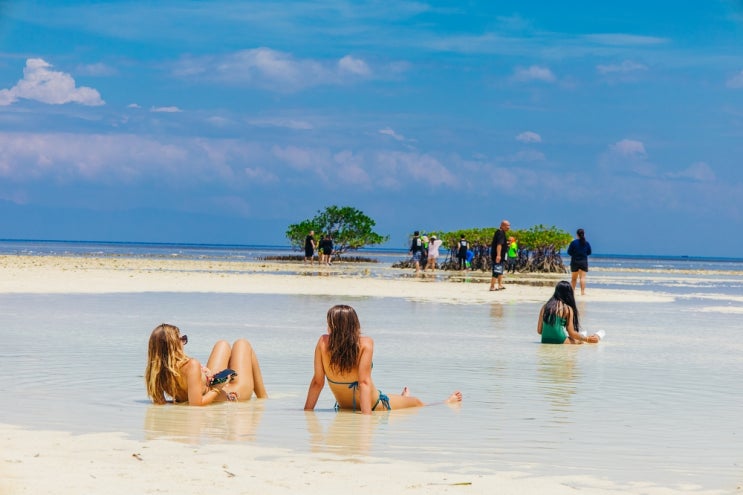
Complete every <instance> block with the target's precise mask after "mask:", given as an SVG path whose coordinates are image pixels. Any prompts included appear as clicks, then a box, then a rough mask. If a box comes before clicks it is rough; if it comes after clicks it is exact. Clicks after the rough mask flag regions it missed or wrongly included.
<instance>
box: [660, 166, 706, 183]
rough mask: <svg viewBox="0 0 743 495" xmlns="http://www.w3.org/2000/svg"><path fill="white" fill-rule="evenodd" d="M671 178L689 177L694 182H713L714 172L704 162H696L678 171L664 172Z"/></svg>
mask: <svg viewBox="0 0 743 495" xmlns="http://www.w3.org/2000/svg"><path fill="white" fill-rule="evenodd" d="M666 176H667V177H669V178H672V179H690V180H693V181H696V182H714V181H715V178H716V177H715V172H714V171H713V170H712V168H711V167H710V166H709V165H707V164H706V163H704V162H697V163H693V164H691V165H689V166H688V167H687V168H686V169H684V170H682V171H680V172H671V173H668V174H666Z"/></svg>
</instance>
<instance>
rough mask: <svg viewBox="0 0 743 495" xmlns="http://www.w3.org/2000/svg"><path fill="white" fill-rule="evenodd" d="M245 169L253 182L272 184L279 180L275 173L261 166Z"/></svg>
mask: <svg viewBox="0 0 743 495" xmlns="http://www.w3.org/2000/svg"><path fill="white" fill-rule="evenodd" d="M243 171H244V172H245V176H246V177H247V178H248V179H250V181H251V182H257V183H260V184H270V183H275V182H278V181H279V178H278V177H277V176H276V174H273V173H271V172H269V171H268V170H266V169H264V168H261V167H255V168H250V167H245V169H244V170H243Z"/></svg>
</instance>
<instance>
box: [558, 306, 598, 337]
mask: <svg viewBox="0 0 743 495" xmlns="http://www.w3.org/2000/svg"><path fill="white" fill-rule="evenodd" d="M565 309H566V314H567V316H566V317H565V318H566V319H567V321H568V322H567V325H565V329H566V330H567V331H568V338H570V342H571V343H572V344H582V343H583V342H588V343H589V344H598V342H599V338H598V336H597V335H589V336H588V337H584V336H582V335H581V334H579V333H578V332H576V331H575V327H574V326H573V308H571V307H569V306H566V307H565Z"/></svg>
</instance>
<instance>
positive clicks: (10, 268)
mask: <svg viewBox="0 0 743 495" xmlns="http://www.w3.org/2000/svg"><path fill="white" fill-rule="evenodd" d="M0 273H2V277H0V293H6V294H7V293H126V292H215V293H234V294H300V295H331V296H333V295H344V296H354V297H401V298H408V299H418V300H427V301H435V302H442V303H453V304H482V303H491V302H493V301H499V302H503V303H518V302H543V301H545V300H546V299H547V298H549V296H550V295H551V292H552V289H553V287H554V284H555V283H556V282H557V281H558V280H563V279H568V278H569V277H568V275H567V274H565V275H562V276H561V275H543V276H535V275H525V274H516V275H508V276H506V285H507V289H506V290H503V291H497V292H490V291H489V290H488V287H489V281H490V277H489V274H487V273H480V272H470V273H467V274H466V275H462V274H460V273H455V274H452V273H449V272H443V271H438V272H436V274H432V273H430V272H429V273H426V274H425V275H418V276H416V275H415V274H414V273H413V271H412V270H399V269H394V268H389V267H388V266H383V265H382V264H375V263H368V264H348V263H334V264H333V266H330V267H328V266H318V265H315V266H309V265H303V264H302V263H292V262H286V263H278V262H214V261H207V260H204V261H201V260H178V259H162V260H152V259H135V258H94V257H61V256H38V257H37V256H0ZM585 297H586V298H590V300H594V301H613V302H651V301H652V302H662V301H670V300H672V298H671V297H669V296H668V295H663V294H652V293H649V292H647V291H632V290H621V291H619V290H605V289H591V290H590V291H589V293H588V294H587V295H586V296H585Z"/></svg>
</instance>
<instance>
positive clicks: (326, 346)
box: [145, 281, 600, 414]
mask: <svg viewBox="0 0 743 495" xmlns="http://www.w3.org/2000/svg"><path fill="white" fill-rule="evenodd" d="M537 333H538V334H539V335H541V340H542V343H545V344H583V343H594V344H595V343H598V342H599V340H600V334H594V335H590V336H588V335H586V334H585V333H582V332H581V328H580V321H579V317H578V308H577V306H576V304H575V297H574V295H573V288H572V286H571V285H570V283H568V282H567V281H561V282H559V283H558V284H557V286H556V287H555V291H554V294H553V295H552V297H551V298H550V299H549V300H548V301H547V302H546V303H545V304H544V306H542V308H541V310H540V311H539V318H538V320H537ZM187 343H188V337H187V336H186V335H183V334H181V331H180V329H179V328H178V327H176V326H175V325H170V324H167V323H163V324H161V325H158V326H157V327H155V329H154V330H153V331H152V333H151V334H150V339H149V344H148V349H147V366H146V369H145V384H146V387H147V395H148V396H149V397H150V399H151V400H152V402H154V403H155V404H165V403H167V402H174V403H178V402H184V403H185V402H187V403H188V404H190V405H194V406H203V405H207V404H212V403H215V402H224V401H238V400H250V399H251V398H252V396H253V395H255V396H256V397H257V398H267V397H268V393H267V392H266V387H265V385H264V383H263V375H262V373H261V368H260V365H259V364H258V357H257V356H256V354H255V351H254V350H253V348H252V346H251V345H250V343H249V342H248V341H247V340H245V339H238V340H237V341H235V342H234V343H233V344H232V345H231V346H230V344H229V343H228V342H226V341H224V340H220V341H218V342H217V343H216V344H215V345H214V348H213V349H212V352H211V354H210V355H209V359H208V360H207V362H206V366H204V365H202V364H201V363H200V362H199V361H198V360H197V359H196V358H193V357H190V356H188V355H187V354H186V352H185V350H184V348H185V345H186V344H187ZM373 357H374V340H372V338H371V337H368V336H365V335H361V323H360V322H359V318H358V315H357V314H356V311H355V310H354V309H353V308H352V307H351V306H347V305H343V304H339V305H336V306H333V307H331V308H330V310H328V313H327V333H325V334H323V335H322V336H321V337H320V339H319V340H318V341H317V345H316V346H315V357H314V372H313V375H312V379H311V380H310V384H309V388H308V390H307V399H306V400H305V404H304V409H305V410H307V411H311V410H313V409H314V408H315V405H316V404H317V400H318V399H319V397H320V392H322V390H323V388H324V387H325V383H326V382H327V383H328V386H329V388H330V391H331V392H332V393H333V396H334V397H335V400H336V409H350V410H352V411H357V410H358V411H361V413H362V414H371V412H372V411H391V410H393V409H404V408H408V407H419V406H423V405H425V404H424V403H423V401H421V400H420V399H419V398H417V397H414V396H412V395H410V391H409V390H408V388H407V387H404V388H403V389H402V391H401V392H400V393H399V394H385V393H383V392H382V391H381V390H379V389H378V388H377V387H376V386H375V385H374V381H373V380H372V376H371V375H372V366H373V365H372V363H373ZM222 371H229V373H228V375H229V379H227V380H226V381H221V382H220V381H216V380H214V378H215V376H218V375H219V374H220V373H219V372H222ZM461 400H462V394H461V392H459V391H455V392H453V393H452V394H451V395H450V396H449V397H447V398H446V399H445V400H444V402H460V401H461Z"/></svg>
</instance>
